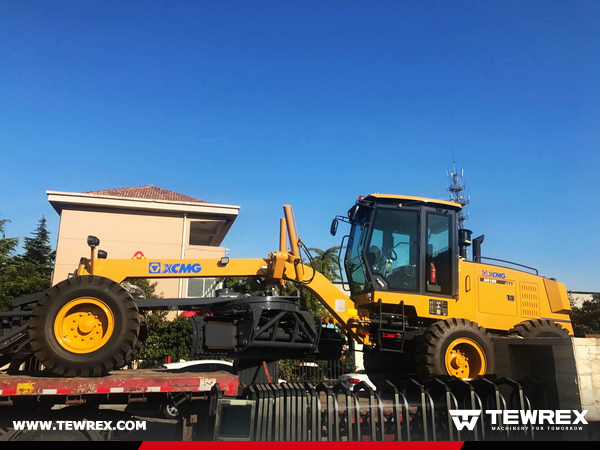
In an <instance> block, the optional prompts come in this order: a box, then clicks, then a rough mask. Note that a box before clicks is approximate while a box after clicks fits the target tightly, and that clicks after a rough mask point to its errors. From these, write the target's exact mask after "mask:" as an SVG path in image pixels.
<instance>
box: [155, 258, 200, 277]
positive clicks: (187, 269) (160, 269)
mask: <svg viewBox="0 0 600 450" xmlns="http://www.w3.org/2000/svg"><path fill="white" fill-rule="evenodd" d="M201 270H202V267H201V266H200V263H193V264H179V263H176V264H162V263H160V262H156V261H154V262H150V263H148V273H175V274H179V273H200V271H201Z"/></svg>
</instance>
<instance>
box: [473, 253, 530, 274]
mask: <svg viewBox="0 0 600 450" xmlns="http://www.w3.org/2000/svg"><path fill="white" fill-rule="evenodd" d="M482 259H489V260H490V261H499V262H503V263H506V264H512V265H514V266H519V267H525V268H526V269H529V270H533V271H535V274H536V275H539V274H540V273H539V272H538V270H537V269H536V268H535V267H529V266H524V265H523V264H518V263H515V262H512V261H506V260H504V259H496V258H490V257H488V256H476V257H475V259H474V261H475V262H481V260H482Z"/></svg>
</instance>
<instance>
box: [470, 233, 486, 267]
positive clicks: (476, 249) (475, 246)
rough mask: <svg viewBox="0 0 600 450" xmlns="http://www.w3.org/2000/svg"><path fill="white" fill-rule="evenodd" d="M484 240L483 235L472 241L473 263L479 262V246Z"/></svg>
mask: <svg viewBox="0 0 600 450" xmlns="http://www.w3.org/2000/svg"><path fill="white" fill-rule="evenodd" d="M484 239H485V235H483V234H482V235H481V236H478V237H476V238H475V239H473V261H475V262H481V244H482V242H483V240H484Z"/></svg>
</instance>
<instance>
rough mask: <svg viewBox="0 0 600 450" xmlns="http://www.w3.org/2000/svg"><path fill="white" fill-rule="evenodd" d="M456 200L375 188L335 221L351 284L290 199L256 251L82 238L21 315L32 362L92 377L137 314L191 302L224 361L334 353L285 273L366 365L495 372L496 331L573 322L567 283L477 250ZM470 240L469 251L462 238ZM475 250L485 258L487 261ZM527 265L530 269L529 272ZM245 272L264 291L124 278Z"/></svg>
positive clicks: (210, 347)
mask: <svg viewBox="0 0 600 450" xmlns="http://www.w3.org/2000/svg"><path fill="white" fill-rule="evenodd" d="M460 208H461V206H460V205H458V204H456V203H452V202H447V201H440V200H433V199H426V198H419V197H409V196H398V195H382V194H371V195H368V196H367V197H362V196H361V197H359V199H358V200H357V201H356V203H355V204H354V205H353V206H352V208H350V210H349V211H348V214H347V215H346V216H338V217H337V218H336V219H334V221H333V223H332V227H331V232H332V234H334V235H335V234H336V231H337V228H338V223H339V222H340V221H342V222H346V223H347V224H349V225H350V230H349V234H348V235H347V236H345V237H344V239H343V240H342V249H344V250H345V256H344V257H343V266H344V269H345V277H344V279H345V280H346V282H347V284H348V287H349V292H350V295H349V296H348V295H346V294H345V293H344V290H341V289H340V288H339V287H338V286H336V285H335V284H333V283H332V282H331V281H330V280H328V279H327V278H326V277H324V276H323V275H322V274H320V273H318V272H316V271H314V270H313V269H312V268H311V267H310V266H308V265H305V264H303V262H302V259H301V256H300V249H301V248H302V247H303V244H302V242H301V240H300V239H299V238H298V235H297V232H296V229H295V225H294V224H295V222H294V217H293V211H292V208H291V207H290V206H289V205H286V206H284V216H285V218H283V219H281V234H280V242H279V249H278V250H277V251H274V252H272V253H270V254H269V255H268V256H267V258H264V259H263V258H257V259H229V258H226V257H224V258H220V259H193V260H187V259H127V260H111V259H108V258H107V255H106V252H103V251H102V250H98V249H97V247H98V245H99V240H98V239H97V238H95V237H93V236H90V237H89V238H88V244H89V245H90V247H91V257H90V258H82V259H81V261H80V263H79V267H78V269H77V271H76V272H75V273H74V274H73V276H71V277H69V278H68V279H66V280H64V281H62V282H60V283H58V284H56V285H55V286H54V287H52V288H51V289H49V290H48V291H47V292H46V293H45V294H44V295H43V296H42V297H41V298H40V299H39V301H38V302H37V304H36V306H35V308H34V309H33V312H32V314H31V318H30V320H29V324H28V335H29V340H30V346H31V349H32V350H33V352H34V354H35V356H36V357H37V359H38V360H39V361H40V362H41V363H42V364H44V366H45V367H46V368H47V369H49V370H50V371H52V372H53V373H54V374H56V375H59V376H69V377H71V376H100V375H103V374H105V373H107V372H109V371H111V370H113V369H115V368H119V367H122V366H123V365H125V364H126V363H128V362H129V361H131V360H132V359H133V358H135V357H136V356H137V354H138V353H139V351H140V348H141V346H142V345H143V341H144V339H145V335H146V330H145V323H144V321H143V316H141V315H140V311H143V310H153V309H166V308H176V309H179V310H188V311H196V312H197V313H198V314H197V315H194V316H192V317H191V318H190V320H191V321H192V325H193V334H194V345H193V349H192V352H193V353H194V354H200V353H214V354H218V355H222V356H228V357H232V358H254V359H263V360H266V359H270V360H274V359H280V358H296V357H302V356H306V355H315V354H316V355H317V356H319V357H322V358H328V357H331V358H335V355H336V354H339V353H338V350H339V349H340V348H341V342H342V341H341V339H340V338H339V335H338V334H337V333H335V332H334V333H332V330H331V328H328V327H325V326H323V325H322V324H321V323H320V322H319V320H318V319H315V318H314V317H313V316H312V315H311V314H309V313H308V312H306V311H302V310H300V308H299V307H298V305H297V301H298V298H297V297H289V296H281V295H278V294H277V292H278V288H280V287H282V286H283V285H284V284H285V283H286V282H291V283H296V284H298V285H301V286H303V287H304V288H305V289H306V290H308V291H310V292H311V293H312V294H313V295H314V296H315V297H316V298H318V299H319V300H320V302H321V303H322V304H323V305H324V306H325V308H326V309H327V310H328V311H329V313H330V314H331V316H332V317H333V319H334V322H335V324H336V325H337V326H338V327H339V328H340V329H341V330H342V332H343V333H344V334H345V335H346V336H348V337H350V338H352V339H353V340H354V341H356V342H357V343H359V344H362V346H363V351H364V352H365V353H364V356H365V366H366V368H367V370H368V371H383V370H388V371H389V370H394V371H395V370H406V371H409V372H410V371H416V372H418V373H419V374H420V375H421V376H424V377H427V376H436V375H450V376H454V377H458V378H462V379H472V378H475V377H477V376H482V375H485V374H491V373H494V350H493V345H492V340H493V339H494V337H496V336H507V335H515V336H523V337H544V336H568V335H570V334H572V333H573V330H572V327H571V322H570V318H569V311H570V305H569V299H568V296H567V291H566V289H565V286H564V285H563V284H561V283H558V282H556V281H555V280H554V279H550V278H544V277H542V276H539V275H538V274H537V271H536V270H535V269H532V268H529V267H526V266H520V265H518V264H514V263H509V264H508V265H512V266H513V268H508V267H506V265H507V263H508V262H507V261H500V260H493V259H491V258H487V259H486V258H485V257H483V256H481V242H482V241H483V236H480V237H479V238H476V239H474V240H473V241H472V242H471V232H470V231H469V230H465V229H458V226H457V213H458V212H459V211H460ZM471 243H472V244H473V257H472V260H469V259H468V255H467V247H469V246H470V245H471ZM483 260H486V261H490V262H489V263H484V262H483ZM531 272H534V273H531ZM182 277H189V278H199V277H217V278H222V277H249V278H252V279H254V280H259V281H260V283H261V284H262V286H263V287H264V288H265V289H266V290H265V295H263V296H256V297H243V296H240V295H239V294H235V293H231V292H227V291H221V292H219V293H218V294H217V297H215V298H210V299H202V298H200V299H198V298H187V299H185V298H184V299H152V300H145V299H134V298H133V297H132V296H131V294H130V293H129V292H128V291H127V290H126V289H124V287H123V286H122V285H121V284H120V283H121V282H123V280H125V279H126V278H182Z"/></svg>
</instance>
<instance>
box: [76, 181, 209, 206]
mask: <svg viewBox="0 0 600 450" xmlns="http://www.w3.org/2000/svg"><path fill="white" fill-rule="evenodd" d="M85 194H97V195H109V196H112V197H128V198H143V199H147V200H164V201H168V202H193V203H208V202H205V201H204V200H199V199H197V198H194V197H190V196H188V195H183V194H178V193H177V192H173V191H168V190H166V189H161V188H158V187H156V186H152V185H150V184H149V185H147V186H138V187H128V188H119V189H107V190H104V191H89V192H85Z"/></svg>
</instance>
